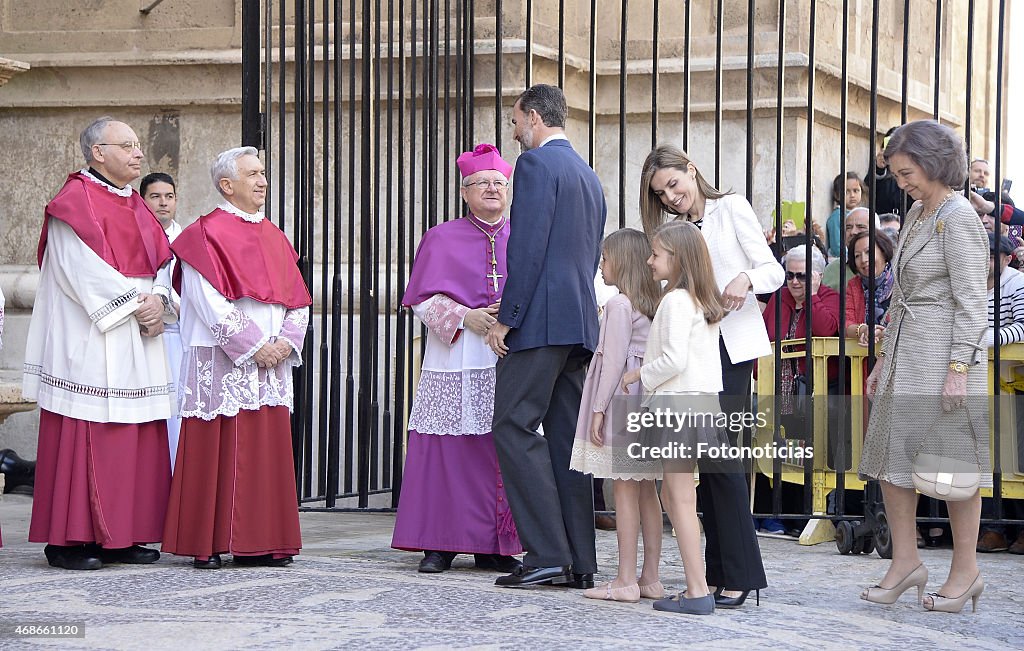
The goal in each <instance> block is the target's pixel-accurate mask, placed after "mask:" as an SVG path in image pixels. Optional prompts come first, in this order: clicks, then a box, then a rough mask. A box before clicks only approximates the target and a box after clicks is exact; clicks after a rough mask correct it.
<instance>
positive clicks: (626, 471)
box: [570, 228, 665, 602]
mask: <svg viewBox="0 0 1024 651" xmlns="http://www.w3.org/2000/svg"><path fill="white" fill-rule="evenodd" d="M650 252H651V248H650V244H649V242H648V241H647V237H646V236H645V235H644V234H643V233H641V232H640V231H637V230H633V229H629V228H624V229H622V230H618V231H615V232H614V233H612V234H611V235H609V236H608V237H606V238H605V240H604V243H603V245H602V249H601V275H602V277H603V278H604V282H605V284H606V285H611V286H615V287H616V288H618V290H619V294H618V295H616V296H614V297H613V298H611V299H610V300H609V301H608V302H607V303H606V304H605V307H604V316H603V319H602V321H601V332H600V335H599V338H598V344H597V350H596V351H595V353H594V358H593V360H592V361H591V362H590V368H589V370H588V372H587V379H586V382H585V383H584V385H583V400H582V403H581V405H580V416H579V420H578V422H577V425H576V440H575V441H574V443H573V449H572V459H571V462H570V467H571V468H572V469H573V470H578V471H580V472H583V473H587V474H592V475H594V477H599V478H605V479H612V480H613V482H612V487H613V491H614V495H615V516H616V535H617V537H618V543H619V569H618V574H617V575H616V576H615V579H614V580H612V581H610V582H608V583H604V584H602V585H599V586H596V587H594V588H591V589H589V590H585V591H584V592H583V596H585V597H588V598H590V599H606V600H610V601H628V602H637V601H640V597H647V598H651V599H660V598H661V597H662V596H663V595H664V591H665V589H664V587H663V586H662V585H661V582H660V581H659V580H658V560H659V558H660V557H661V537H662V519H661V503H660V502H659V501H658V492H657V488H656V487H655V485H654V480H655V479H657V478H659V477H660V473H652V472H650V470H651V469H650V468H648V467H647V464H644V463H641V464H635V463H631V462H630V459H629V458H628V456H627V455H626V454H625V452H626V450H625V446H624V445H622V444H621V443H622V441H623V438H624V437H623V436H622V432H623V429H624V425H625V421H626V415H627V413H629V412H638V411H639V409H640V396H639V393H640V392H639V384H635V385H634V387H633V388H634V390H633V391H632V395H627V394H626V393H625V392H624V391H623V390H622V388H621V387H620V384H621V382H622V377H623V375H625V374H626V373H629V372H631V371H634V370H635V369H638V368H640V364H641V363H642V361H643V355H644V348H645V346H646V343H647V333H648V331H649V330H650V327H651V317H653V316H654V311H655V309H656V308H657V305H658V298H659V296H660V294H661V287H660V286H659V285H658V283H656V282H655V281H654V279H653V278H652V277H651V272H650V269H648V267H647V263H646V259H647V257H648V256H649V255H650ZM641 527H642V528H643V540H644V563H643V570H642V571H641V573H640V577H639V579H638V578H637V573H636V565H637V535H638V534H639V533H640V530H641Z"/></svg>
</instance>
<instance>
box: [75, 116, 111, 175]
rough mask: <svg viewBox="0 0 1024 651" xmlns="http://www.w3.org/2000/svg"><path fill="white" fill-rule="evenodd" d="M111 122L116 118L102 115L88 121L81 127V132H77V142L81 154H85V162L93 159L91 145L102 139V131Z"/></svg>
mask: <svg viewBox="0 0 1024 651" xmlns="http://www.w3.org/2000/svg"><path fill="white" fill-rule="evenodd" d="M111 122H117V120H115V119H114V118H112V117H110V116H109V115H104V116H103V117H101V118H96V119H95V120H93V121H92V122H90V123H89V126H87V127H86V128H85V129H83V130H82V133H80V134H78V144H79V145H80V146H81V147H82V155H83V156H85V162H86V163H91V162H92V161H93V160H94V159H93V156H92V147H93V145H98V144H99V143H100V141H101V140H103V131H104V130H105V129H106V128H107V125H108V124H110V123H111Z"/></svg>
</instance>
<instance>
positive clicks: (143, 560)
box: [99, 545, 160, 565]
mask: <svg viewBox="0 0 1024 651" xmlns="http://www.w3.org/2000/svg"><path fill="white" fill-rule="evenodd" d="M99 557H100V560H101V561H103V562H104V563H129V564H132V565H149V564H150V563H155V562H157V561H158V560H160V552H158V551H157V550H155V549H149V548H147V547H142V546H141V545H132V546H131V547H123V548H121V549H106V548H103V547H100V548H99Z"/></svg>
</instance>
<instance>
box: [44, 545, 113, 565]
mask: <svg viewBox="0 0 1024 651" xmlns="http://www.w3.org/2000/svg"><path fill="white" fill-rule="evenodd" d="M43 554H45V555H46V561H47V562H48V563H49V564H50V565H52V566H53V567H62V568H64V569H65V570H98V569H100V568H101V567H103V561H101V560H100V559H99V558H97V557H96V556H95V555H93V554H92V553H91V552H89V550H88V549H87V548H86V547H85V545H73V546H70V547H64V546H62V545H47V546H46V547H44V548H43Z"/></svg>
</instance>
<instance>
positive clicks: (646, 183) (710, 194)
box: [640, 145, 732, 238]
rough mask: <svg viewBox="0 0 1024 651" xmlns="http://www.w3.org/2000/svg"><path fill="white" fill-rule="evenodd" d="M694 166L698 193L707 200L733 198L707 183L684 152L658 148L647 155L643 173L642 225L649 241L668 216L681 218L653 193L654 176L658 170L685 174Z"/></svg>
mask: <svg viewBox="0 0 1024 651" xmlns="http://www.w3.org/2000/svg"><path fill="white" fill-rule="evenodd" d="M691 165H692V166H693V172H694V175H693V178H694V181H696V182H697V189H698V190H699V191H700V193H701V194H702V195H703V196H704V198H705V199H721V198H722V197H724V196H725V195H727V194H732V193H731V192H722V191H721V190H719V189H718V188H716V187H715V186H713V185H711V184H710V183H708V182H707V181H706V180H705V179H704V176H703V175H702V174H701V173H700V170H699V169H697V166H696V165H694V163H693V161H692V160H690V157H689V156H688V155H687V154H686V152H685V151H683V150H682V149H680V148H678V147H674V146H672V145H659V146H658V147H656V148H655V149H654V150H652V151H651V153H650V154H648V155H647V159H646V160H645V161H644V166H643V168H642V170H641V172H640V223H641V224H643V226H644V232H645V233H647V237H649V238H653V237H654V232H655V230H657V228H658V227H659V226H661V225H662V224H663V223H664V222H665V215H666V214H669V215H674V216H677V217H678V213H676V212H675V211H673V210H671V209H670V208H668V206H666V205H665V204H663V203H662V202H661V199H660V198H659V197H658V195H656V194H655V193H654V190H652V189H651V181H652V180H653V179H654V175H655V173H656V172H657V171H658V170H662V169H669V168H671V169H676V170H679V171H681V172H685V171H687V170H688V169H689V168H690V166H691Z"/></svg>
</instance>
